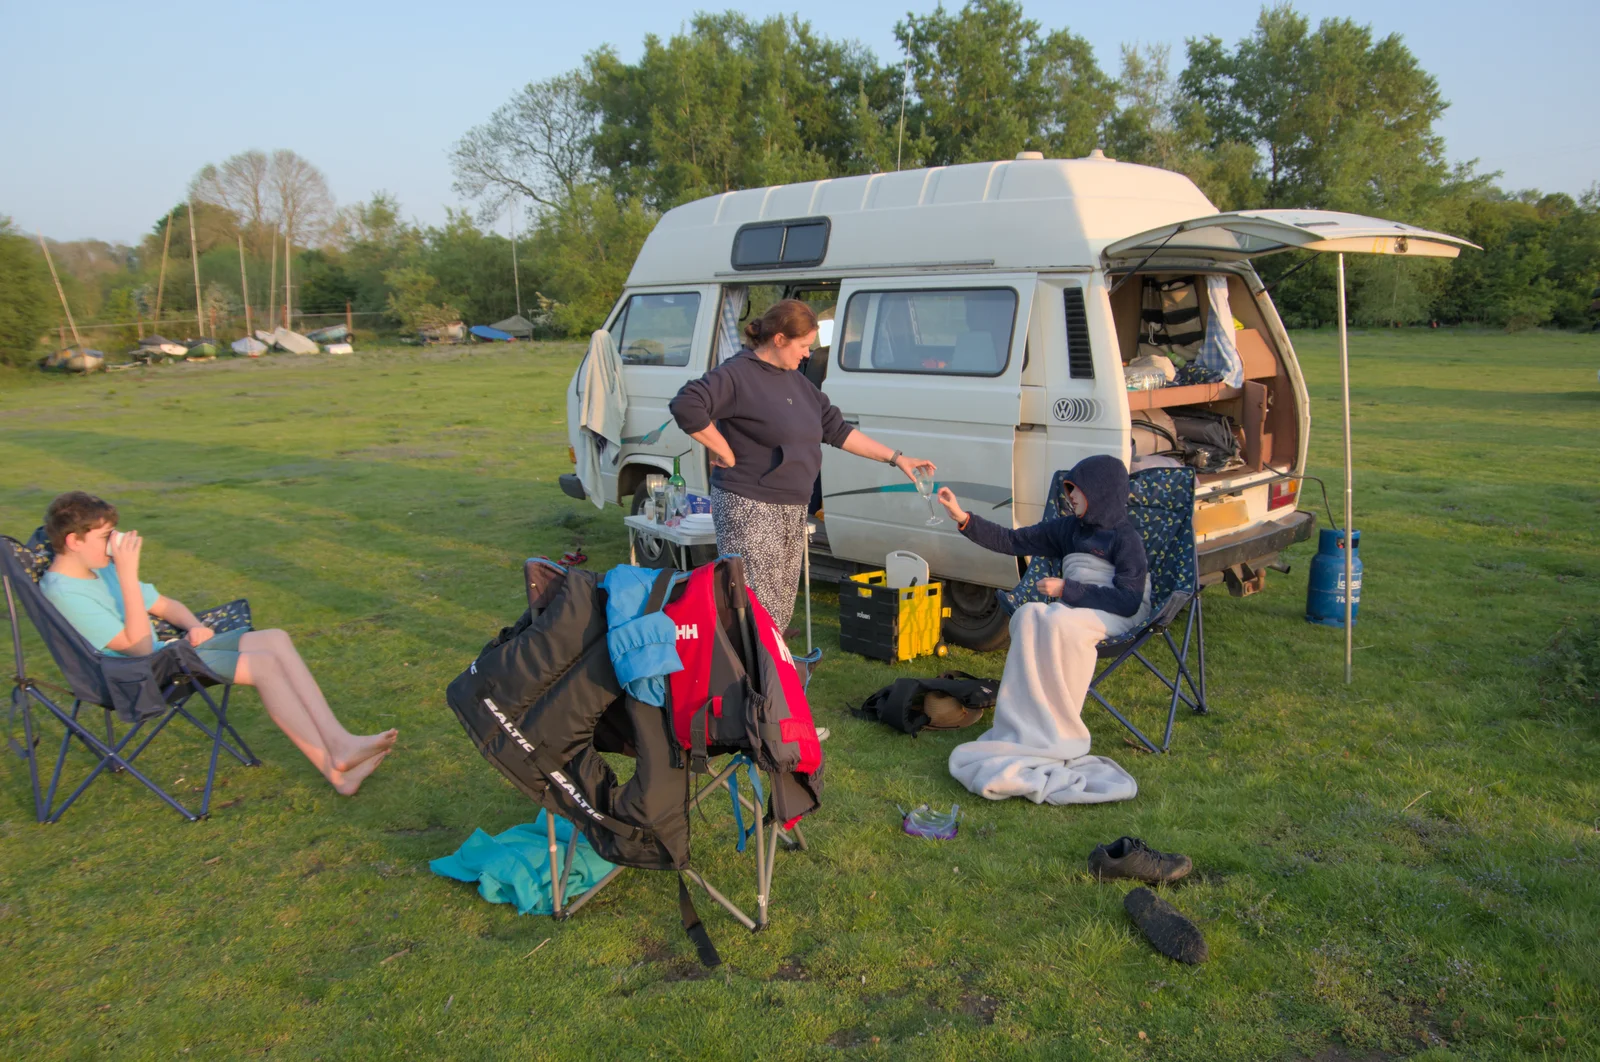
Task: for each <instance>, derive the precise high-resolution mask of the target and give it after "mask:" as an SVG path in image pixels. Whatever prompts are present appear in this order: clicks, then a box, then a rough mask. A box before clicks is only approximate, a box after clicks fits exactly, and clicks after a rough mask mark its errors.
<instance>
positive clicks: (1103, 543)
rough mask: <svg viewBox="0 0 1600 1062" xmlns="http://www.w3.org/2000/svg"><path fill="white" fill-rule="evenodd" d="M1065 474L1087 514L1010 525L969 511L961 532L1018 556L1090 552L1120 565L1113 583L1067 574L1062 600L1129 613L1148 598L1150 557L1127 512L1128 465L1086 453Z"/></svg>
mask: <svg viewBox="0 0 1600 1062" xmlns="http://www.w3.org/2000/svg"><path fill="white" fill-rule="evenodd" d="M1067 480H1068V482H1070V483H1071V484H1072V485H1073V486H1074V487H1076V488H1077V489H1078V492H1079V493H1080V494H1082V495H1083V496H1084V497H1085V498H1086V499H1087V500H1088V503H1089V506H1088V508H1087V509H1086V510H1085V511H1084V514H1083V516H1082V517H1081V518H1080V517H1076V516H1072V515H1067V516H1063V517H1059V518H1056V519H1050V520H1043V521H1041V522H1039V523H1037V524H1034V525H1033V526H1032V527H1019V528H1017V529H1016V530H1012V529H1011V528H1009V527H1001V526H1000V525H999V524H996V523H993V522H992V521H989V520H985V519H984V518H983V517H981V516H979V515H978V514H977V513H969V514H968V517H967V523H966V526H965V527H963V528H962V529H961V533H962V534H963V535H965V536H966V537H967V538H969V539H971V540H972V541H973V542H976V543H977V544H978V545H980V546H982V547H983V548H984V549H992V550H994V551H995V552H996V553H1009V554H1011V555H1012V556H1014V557H1065V556H1067V554H1069V553H1090V554H1093V555H1094V556H1096V557H1101V558H1103V559H1105V560H1107V561H1110V562H1111V565H1112V566H1113V567H1114V568H1115V569H1116V575H1115V576H1114V577H1113V578H1112V582H1111V585H1110V586H1091V585H1088V584H1085V583H1080V582H1077V581H1075V580H1072V579H1068V580H1066V585H1065V587H1064V588H1063V589H1062V591H1061V603H1062V604H1063V605H1072V606H1074V607H1076V608H1097V609H1100V610H1101V611H1102V612H1109V613H1111V614H1112V615H1115V616H1131V615H1133V614H1134V613H1135V612H1138V611H1139V605H1140V603H1141V602H1143V600H1144V582H1145V576H1146V575H1147V574H1148V572H1149V568H1150V566H1149V562H1148V561H1146V559H1145V555H1144V541H1143V540H1142V539H1141V538H1140V537H1139V532H1138V530H1137V529H1135V528H1134V526H1133V521H1132V520H1131V519H1129V518H1128V470H1127V468H1126V467H1124V466H1123V464H1122V462H1121V461H1120V460H1118V459H1117V458H1115V457H1110V456H1107V455H1105V454H1100V455H1096V456H1094V457H1086V458H1084V459H1083V460H1082V461H1079V462H1078V463H1077V464H1076V465H1074V466H1073V468H1072V471H1071V472H1068V473H1067Z"/></svg>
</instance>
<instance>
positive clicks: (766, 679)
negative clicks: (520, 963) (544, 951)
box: [446, 557, 823, 966]
mask: <svg viewBox="0 0 1600 1062" xmlns="http://www.w3.org/2000/svg"><path fill="white" fill-rule="evenodd" d="M525 574H526V582H527V586H528V599H529V607H528V609H527V610H526V611H525V612H524V613H523V614H522V615H521V617H519V618H518V620H517V621H516V622H515V623H514V624H512V625H511V626H510V627H507V628H505V629H504V630H502V631H501V632H500V633H499V634H498V635H497V636H496V637H495V638H493V639H492V640H491V641H490V642H489V643H488V644H487V645H485V646H484V648H483V651H482V652H480V653H479V654H478V656H477V658H476V659H475V660H473V662H472V664H471V665H470V666H469V667H468V668H467V670H465V671H463V672H462V673H461V674H460V675H459V676H457V677H456V679H455V680H454V681H453V682H451V684H450V686H449V689H448V690H447V693H446V699H447V701H448V702H449V704H450V707H451V709H452V710H453V711H454V712H455V713H456V715H457V717H458V718H459V719H460V720H461V723H462V725H463V727H465V728H466V731H467V733H468V735H469V736H471V738H472V740H473V743H474V744H475V745H476V746H477V748H478V750H479V752H481V753H482V754H483V756H484V758H485V759H487V760H488V761H489V762H490V763H491V764H493V765H494V766H495V767H496V768H498V769H499V770H500V772H501V773H502V774H504V775H505V776H506V777H507V778H508V779H509V780H510V781H511V782H512V784H514V785H515V786H517V788H519V789H521V790H522V791H523V792H524V793H526V794H527V795H528V796H529V797H531V798H532V799H533V800H535V801H536V802H538V803H539V804H540V805H541V806H542V807H544V808H545V809H546V810H547V811H548V812H549V817H548V819H547V821H549V822H550V824H551V825H550V830H551V833H550V868H551V881H552V885H553V890H552V891H553V893H554V897H553V898H554V901H555V902H554V907H555V913H556V915H557V917H569V916H570V915H571V914H573V913H575V912H576V911H577V910H578V909H579V908H580V907H582V906H583V905H584V904H586V903H588V902H589V901H590V900H591V899H592V898H593V897H594V896H595V895H596V894H597V893H598V892H599V891H600V890H601V889H602V888H604V887H605V886H606V885H608V884H609V883H610V882H611V880H612V879H613V878H614V877H615V876H616V875H617V874H618V873H620V872H621V870H622V869H623V868H625V867H634V868H639V869H644V870H672V871H677V872H678V873H679V882H678V893H679V908H680V914H681V915H682V918H683V923H684V929H685V930H686V931H687V932H688V933H689V936H690V938H691V939H692V940H693V941H694V943H695V946H696V949H697V951H698V952H699V955H700V959H701V961H702V962H703V963H705V964H706V965H708V966H714V965H716V964H717V963H718V962H720V961H721V960H720V958H719V957H718V956H717V952H716V949H715V947H714V946H713V945H712V944H711V941H710V938H709V937H708V936H707V935H706V932H705V929H704V928H703V926H701V924H700V920H699V917H698V915H697V914H696V913H695V911H694V906H693V903H692V901H691V900H690V898H689V891H688V888H687V886H686V885H685V880H687V881H689V882H693V883H694V884H696V885H698V886H700V887H701V888H703V889H704V890H705V891H706V893H707V894H708V895H709V896H711V898H712V899H714V900H715V901H716V902H717V903H718V904H720V905H721V906H723V907H724V908H726V909H727V910H728V911H729V913H731V914H732V915H733V916H734V917H735V918H737V919H738V920H739V921H740V922H741V923H743V924H744V925H745V926H746V927H747V928H749V929H751V930H759V929H761V928H762V927H764V926H765V925H766V923H767V909H768V899H769V895H770V892H771V882H772V864H773V861H774V860H775V859H776V851H777V845H778V841H779V839H780V836H781V837H783V838H784V839H785V840H786V841H787V843H788V844H789V845H790V846H791V847H796V848H803V847H804V844H805V842H804V835H803V833H802V832H801V830H800V820H801V819H802V818H803V817H804V816H806V815H807V814H809V813H811V812H812V811H814V810H816V808H817V806H818V804H819V802H820V795H821V787H822V768H823V756H822V747H821V743H820V741H819V739H818V735H817V731H816V728H815V726H814V725H813V723H812V719H811V712H810V708H809V706H808V704H807V702H806V698H805V690H804V686H803V684H802V683H801V681H800V678H799V675H798V674H797V673H796V670H795V667H794V660H793V658H792V657H791V655H790V653H789V650H788V647H787V646H785V645H784V643H783V638H782V634H781V632H780V631H779V630H778V628H777V626H776V624H774V623H773V621H772V617H771V616H770V615H768V614H767V611H766V610H765V609H764V608H763V607H762V606H761V603H760V602H759V601H757V600H756V598H755V595H754V594H753V593H752V592H751V591H750V589H749V587H748V585H747V583H746V581H745V576H744V564H743V561H742V560H740V558H738V557H721V558H718V559H717V560H716V561H715V562H714V563H712V564H708V565H704V566H702V567H700V568H698V569H696V570H695V571H693V572H691V573H689V574H688V575H687V576H685V575H684V574H683V573H679V572H673V571H670V570H669V571H663V572H661V573H660V575H659V576H657V577H656V580H655V582H654V584H653V586H652V590H651V593H650V598H649V601H648V602H647V604H646V607H645V611H646V612H647V613H648V612H653V611H661V612H663V613H665V614H666V616H667V617H668V618H669V619H670V620H671V622H672V624H673V625H674V626H675V629H676V637H675V642H674V645H675V648H676V650H677V653H678V656H679V658H680V660H681V661H682V663H683V669H682V670H681V671H678V672H675V673H673V674H671V675H670V676H668V683H667V698H666V703H665V705H664V706H660V707H658V706H656V705H653V704H647V703H644V702H642V701H640V700H638V699H636V698H635V697H633V696H632V695H631V694H629V693H628V691H627V690H626V689H625V688H624V687H623V686H622V684H621V683H620V682H619V681H618V679H617V676H616V673H615V671H614V670H613V667H612V662H611V657H610V653H609V652H608V649H607V644H606V634H607V630H608V627H607V620H606V592H605V590H604V588H603V587H602V586H601V583H600V579H599V577H597V576H596V574H595V573H593V572H589V571H585V570H583V569H579V568H571V569H566V568H563V567H561V566H560V565H556V564H554V563H552V562H549V561H545V560H543V559H536V560H533V561H530V562H529V563H528V566H527V567H526V569H525ZM602 753H621V754H624V755H627V756H631V757H633V758H634V759H635V760H636V763H637V768H636V770H635V772H634V775H633V777H632V778H630V779H629V780H628V781H627V782H625V783H623V782H619V780H618V778H617V775H616V772H615V771H614V770H613V769H612V767H611V765H610V764H609V763H607V762H606V760H605V758H604V756H603V755H602ZM724 756H727V757H730V760H729V762H726V763H723V764H722V765H721V766H720V768H719V769H716V770H715V771H713V767H712V761H713V760H719V759H720V758H721V757H724ZM741 767H743V768H744V769H745V771H746V775H747V778H748V780H749V783H750V787H751V791H752V795H753V797H754V799H751V798H748V797H746V796H745V795H744V793H743V792H742V791H741V790H740V788H739V784H738V781H737V776H736V772H737V771H738V770H739V769H740V768H741ZM697 773H698V774H709V775H713V777H712V779H711V781H710V782H709V783H707V784H705V785H703V786H701V787H699V788H698V789H697V788H696V787H695V785H694V784H693V775H694V774H697ZM761 775H765V776H766V779H767V785H766V787H765V791H763V788H762V787H761V784H760V776H761ZM724 787H727V788H728V789H730V790H731V791H732V795H733V801H734V803H733V807H734V811H735V815H736V817H737V818H738V820H739V822H738V831H739V832H738V840H739V848H740V849H741V850H743V848H744V845H745V841H746V839H747V838H748V836H749V834H750V833H754V834H755V840H756V845H755V847H756V874H757V882H756V896H757V904H758V908H757V914H756V916H755V917H754V918H752V917H751V916H749V915H747V914H746V913H745V912H744V911H743V910H741V909H740V908H739V907H738V906H737V905H735V904H734V903H733V902H732V901H731V900H729V899H728V898H727V897H726V896H724V895H723V894H722V893H720V892H718V891H717V890H716V889H715V888H713V887H712V886H711V884H710V883H709V882H707V881H706V880H705V878H704V877H703V876H702V875H701V874H700V873H699V871H698V870H697V869H696V868H695V867H694V866H693V865H692V859H691V851H690V829H689V815H690V811H691V810H692V809H694V808H696V807H697V806H698V805H699V804H700V803H701V802H702V801H703V800H704V799H705V798H706V797H707V796H709V795H710V794H712V793H714V792H718V791H721V790H722V789H723V788H724ZM744 810H749V811H751V812H752V813H754V816H755V821H754V824H753V825H752V827H751V828H750V829H749V830H746V829H745V828H744V825H743V821H742V812H743V811H744ZM557 815H560V816H563V817H565V818H567V819H570V820H571V821H572V822H573V823H574V824H575V825H576V826H577V828H578V830H579V831H581V832H582V833H583V835H584V836H585V837H586V838H587V839H588V841H589V843H590V844H591V845H592V846H593V847H594V849H595V851H596V852H597V853H598V854H599V855H600V856H601V857H603V858H604V859H606V860H608V861H610V862H612V863H614V864H617V868H616V869H615V870H613V871H611V873H609V874H607V875H606V876H605V877H603V878H602V879H601V880H600V881H599V882H597V883H596V884H595V885H594V886H593V887H592V888H590V889H589V891H588V892H586V893H584V894H583V895H582V896H581V897H579V898H577V899H576V900H575V901H573V902H572V903H570V904H568V905H565V906H564V905H563V903H562V897H561V889H562V883H563V882H565V881H566V880H567V874H566V873H558V872H557V871H558V869H566V870H570V867H571V860H572V851H573V848H572V842H569V844H568V848H567V854H566V862H565V866H564V867H560V866H559V865H558V864H559V856H558V852H557V845H556V840H555V826H554V817H555V816H557ZM574 837H575V835H574Z"/></svg>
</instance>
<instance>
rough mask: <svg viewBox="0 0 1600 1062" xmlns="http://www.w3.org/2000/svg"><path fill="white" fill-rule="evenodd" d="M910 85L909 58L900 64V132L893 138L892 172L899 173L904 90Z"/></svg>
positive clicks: (904, 107)
mask: <svg viewBox="0 0 1600 1062" xmlns="http://www.w3.org/2000/svg"><path fill="white" fill-rule="evenodd" d="M910 83H911V56H910V55H909V54H907V55H906V61H905V62H904V63H902V64H900V131H899V132H898V133H897V134H895V138H894V172H896V173H899V172H900V149H901V147H902V145H904V144H905V139H906V89H907V88H908V87H909V85H910Z"/></svg>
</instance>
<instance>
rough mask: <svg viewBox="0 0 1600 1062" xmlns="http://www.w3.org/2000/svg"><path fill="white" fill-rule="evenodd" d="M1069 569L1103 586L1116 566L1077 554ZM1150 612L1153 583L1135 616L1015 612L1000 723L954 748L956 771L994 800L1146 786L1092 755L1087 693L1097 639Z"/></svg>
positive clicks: (1087, 800)
mask: <svg viewBox="0 0 1600 1062" xmlns="http://www.w3.org/2000/svg"><path fill="white" fill-rule="evenodd" d="M1062 569H1063V571H1062V574H1063V575H1064V576H1065V577H1066V578H1069V579H1077V580H1079V581H1080V582H1085V583H1095V584H1097V585H1105V584H1106V583H1107V582H1109V580H1110V577H1111V565H1109V564H1107V563H1106V562H1105V561H1103V560H1101V559H1100V558H1098V557H1092V556H1089V555H1087V554H1081V553H1075V554H1071V555H1069V556H1067V557H1064V558H1062ZM1149 612H1150V590H1149V586H1148V584H1147V585H1146V587H1145V595H1144V601H1143V602H1142V604H1141V605H1140V608H1139V611H1138V612H1137V613H1135V614H1134V615H1132V616H1116V615H1113V614H1111V613H1107V612H1101V611H1098V610H1096V609H1089V608H1072V607H1070V606H1067V605H1061V604H1049V605H1045V604H1039V603H1030V604H1026V605H1023V606H1022V607H1021V608H1019V609H1017V611H1016V614H1015V615H1013V616H1012V617H1011V649H1010V651H1009V652H1008V653H1007V654H1006V666H1005V672H1004V674H1003V675H1002V677H1001V679H1000V692H999V695H998V699H997V701H996V703H995V710H994V726H993V727H991V728H990V729H989V730H988V732H986V733H985V734H984V735H983V736H982V737H980V738H978V739H977V740H976V741H970V742H967V743H966V744H963V745H957V746H956V747H955V748H954V749H953V750H952V751H951V753H950V773H951V775H952V776H954V777H955V779H956V781H958V782H960V783H961V784H962V785H964V786H966V787H967V789H968V790H970V791H971V792H973V793H977V794H978V795H979V796H983V797H987V798H989V799H990V800H1003V799H1005V798H1007V797H1014V796H1022V797H1027V798H1028V799H1029V800H1032V801H1033V802H1034V803H1036V804H1043V803H1050V804H1094V803H1104V802H1108V801H1115V800H1131V799H1132V798H1133V797H1134V795H1135V794H1137V793H1138V791H1139V786H1138V783H1137V782H1135V781H1134V780H1133V778H1132V776H1130V775H1129V774H1128V773H1127V772H1126V771H1124V770H1123V769H1122V768H1121V767H1120V766H1119V765H1118V764H1117V763H1116V762H1115V761H1113V760H1110V759H1107V758H1105V757H1103V756H1091V755H1089V740H1090V739H1089V730H1088V728H1087V727H1086V726H1084V725H1083V719H1082V712H1083V700H1084V697H1085V696H1087V695H1088V691H1089V683H1090V682H1091V681H1092V680H1093V679H1094V670H1095V662H1096V659H1097V657H1096V653H1095V646H1096V645H1097V644H1099V643H1100V642H1101V641H1102V640H1104V639H1105V638H1107V637H1114V636H1116V635H1119V634H1125V633H1127V632H1128V631H1132V630H1136V629H1138V628H1139V627H1140V626H1141V625H1143V623H1144V622H1145V620H1146V619H1147V618H1148V616H1149Z"/></svg>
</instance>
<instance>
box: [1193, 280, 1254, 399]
mask: <svg viewBox="0 0 1600 1062" xmlns="http://www.w3.org/2000/svg"><path fill="white" fill-rule="evenodd" d="M1206 298H1207V299H1208V300H1209V301H1210V303H1211V307H1210V308H1211V313H1210V315H1209V316H1208V317H1207V318H1206V338H1205V340H1204V341H1202V342H1201V344H1200V353H1199V355H1198V356H1196V358H1195V359H1194V360H1195V363H1196V364H1197V365H1200V366H1201V367H1203V368H1207V369H1215V370H1216V371H1217V372H1220V373H1221V374H1222V382H1223V383H1225V384H1227V385H1228V386H1229V387H1243V386H1244V361H1243V359H1241V358H1240V357H1239V348H1238V346H1236V345H1235V344H1234V341H1233V307H1231V306H1230V305H1229V304H1228V278H1227V277H1219V276H1215V275H1212V276H1208V277H1206Z"/></svg>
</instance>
